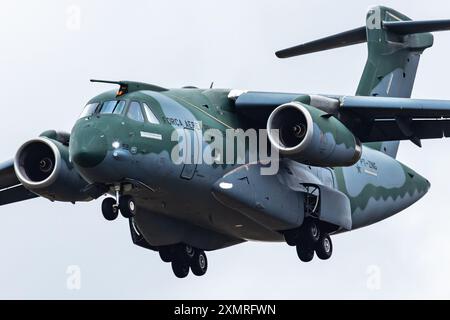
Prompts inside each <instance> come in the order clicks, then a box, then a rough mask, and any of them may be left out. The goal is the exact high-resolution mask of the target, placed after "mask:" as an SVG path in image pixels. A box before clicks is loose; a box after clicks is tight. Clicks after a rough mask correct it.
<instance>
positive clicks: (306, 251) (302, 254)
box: [297, 243, 314, 262]
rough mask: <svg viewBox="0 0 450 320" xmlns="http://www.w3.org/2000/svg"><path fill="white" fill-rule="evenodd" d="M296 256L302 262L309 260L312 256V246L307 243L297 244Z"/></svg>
mask: <svg viewBox="0 0 450 320" xmlns="http://www.w3.org/2000/svg"><path fill="white" fill-rule="evenodd" d="M297 256H298V258H299V259H300V260H301V261H303V262H310V261H311V260H312V259H313V258H314V248H312V247H311V246H310V245H309V244H308V243H303V244H298V245H297Z"/></svg>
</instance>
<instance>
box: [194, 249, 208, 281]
mask: <svg viewBox="0 0 450 320" xmlns="http://www.w3.org/2000/svg"><path fill="white" fill-rule="evenodd" d="M190 263H191V270H192V273H193V274H195V275H196V276H199V277H200V276H203V275H204V274H205V273H206V271H207V270H208V259H207V258H206V254H205V251H203V250H198V249H197V250H195V254H194V256H193V257H192V258H191V261H190Z"/></svg>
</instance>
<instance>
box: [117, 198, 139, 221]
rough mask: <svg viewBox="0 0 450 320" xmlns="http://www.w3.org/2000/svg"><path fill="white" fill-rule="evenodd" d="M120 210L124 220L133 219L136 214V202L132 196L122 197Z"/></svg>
mask: <svg viewBox="0 0 450 320" xmlns="http://www.w3.org/2000/svg"><path fill="white" fill-rule="evenodd" d="M119 208H120V213H121V214H122V216H123V217H124V218H133V217H134V216H135V214H136V209H137V208H136V202H134V199H133V198H132V197H131V196H122V197H120V200H119Z"/></svg>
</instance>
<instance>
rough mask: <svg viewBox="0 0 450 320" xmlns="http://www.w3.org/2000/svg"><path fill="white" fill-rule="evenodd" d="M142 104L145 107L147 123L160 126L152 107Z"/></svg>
mask: <svg viewBox="0 0 450 320" xmlns="http://www.w3.org/2000/svg"><path fill="white" fill-rule="evenodd" d="M142 104H143V105H144V112H145V115H146V116H147V121H148V122H150V123H153V124H159V120H158V118H156V116H155V114H154V113H153V112H152V110H151V109H150V107H149V106H148V105H147V104H146V103H145V102H143V103H142Z"/></svg>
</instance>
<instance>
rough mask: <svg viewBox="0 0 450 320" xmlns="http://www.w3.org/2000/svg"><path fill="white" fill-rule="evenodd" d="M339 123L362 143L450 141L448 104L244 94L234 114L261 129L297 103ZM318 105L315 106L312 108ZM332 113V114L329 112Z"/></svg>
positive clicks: (445, 102)
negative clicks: (282, 108)
mask: <svg viewBox="0 0 450 320" xmlns="http://www.w3.org/2000/svg"><path fill="white" fill-rule="evenodd" d="M318 97H319V98H320V97H322V98H324V100H326V103H327V104H328V106H327V111H328V112H330V114H332V115H333V116H335V117H337V118H338V119H339V120H340V121H342V122H343V123H344V124H345V125H346V126H347V127H348V128H349V129H350V130H351V131H352V132H353V134H355V136H357V137H358V138H359V139H360V140H361V142H376V141H390V140H411V141H413V142H414V143H416V144H419V145H420V139H433V138H443V137H450V101H447V100H425V99H407V98H390V97H365V96H364V97H363V96H336V95H320V96H319V95H307V94H292V93H265V92H247V93H243V94H241V95H240V96H239V97H238V98H237V99H236V101H235V106H236V110H237V111H238V112H240V113H242V114H243V115H245V116H247V117H249V118H251V119H252V120H254V121H255V126H256V127H258V128H264V127H265V123H266V122H267V118H268V116H269V114H270V113H271V112H272V111H273V110H274V109H275V108H276V107H278V106H279V105H281V104H284V103H288V102H292V101H294V100H295V101H300V102H304V103H307V104H310V105H312V106H314V107H317V108H319V109H320V108H321V107H323V104H322V103H323V101H322V103H321V102H317V101H320V99H318ZM315 103H317V105H315ZM330 110H331V111H330Z"/></svg>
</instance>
